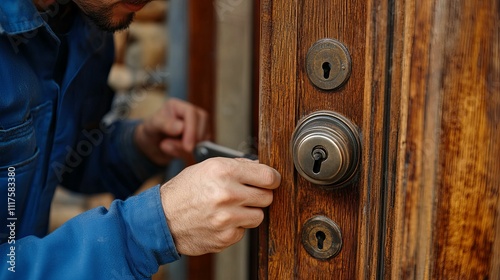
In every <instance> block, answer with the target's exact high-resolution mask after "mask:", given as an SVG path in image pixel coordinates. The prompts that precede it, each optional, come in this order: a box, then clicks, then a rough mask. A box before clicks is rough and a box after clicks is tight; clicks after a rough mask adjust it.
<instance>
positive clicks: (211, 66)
mask: <svg viewBox="0 0 500 280" xmlns="http://www.w3.org/2000/svg"><path fill="white" fill-rule="evenodd" d="M258 5H259V1H251V0H210V1H208V0H189V1H188V0H155V1H153V2H151V3H149V4H148V5H147V6H145V7H144V9H142V10H141V11H139V12H138V13H137V14H136V17H135V21H134V23H132V24H131V26H130V28H129V29H127V30H125V31H122V32H118V33H115V44H116V46H115V48H116V61H115V65H114V66H113V68H112V70H111V73H110V76H109V85H110V87H111V88H112V89H113V90H114V91H115V93H116V96H115V101H114V105H113V110H112V113H111V114H110V115H109V116H108V118H110V119H112V118H114V117H117V116H119V117H126V118H130V119H138V118H144V117H147V116H149V115H150V114H152V113H153V112H154V111H155V110H157V109H158V108H159V106H160V105H161V104H162V102H163V100H164V99H165V98H167V97H169V96H172V97H177V98H181V99H184V100H188V101H190V102H192V103H194V104H196V105H198V106H200V107H203V108H204V109H205V110H207V111H208V112H209V113H210V116H211V126H212V135H214V137H213V138H214V139H212V140H213V141H215V142H216V143H218V144H221V145H224V146H227V147H231V148H233V149H237V150H240V151H243V152H245V153H257V150H256V147H257V129H256V127H257V125H258V124H257V122H258V94H257V93H258V80H257V78H256V75H255V73H254V71H255V69H256V67H255V65H256V63H257V62H256V61H257V60H256V58H257V57H258V48H256V47H255V46H258V36H257V34H258V30H256V28H254V26H258V13H257V12H258V11H257V9H256V7H258ZM183 167H184V163H182V162H174V163H172V164H171V165H170V166H169V168H168V170H165V173H164V174H159V175H157V176H155V177H153V178H151V179H149V180H148V181H147V182H146V183H145V184H144V185H143V186H142V187H141V189H140V190H139V192H140V191H143V190H145V189H147V188H150V187H152V186H155V185H157V184H161V183H163V182H165V181H166V180H168V179H169V178H171V177H173V176H175V174H177V173H178V172H179V171H180V170H182V168H183ZM113 199H114V198H113V196H112V195H111V194H102V195H94V196H84V195H80V194H75V193H71V192H69V191H67V190H65V189H63V188H58V190H57V191H56V195H55V198H54V201H53V204H52V211H51V224H50V229H51V230H54V229H55V228H57V227H59V226H60V225H61V224H63V223H64V222H65V221H67V220H68V219H70V218H72V217H74V216H75V215H78V214H79V213H81V212H83V211H86V210H88V209H92V208H95V207H98V206H104V207H109V205H110V204H111V201H112V200H113ZM256 246H258V245H257V243H256V233H255V232H254V231H249V232H248V233H247V235H246V237H245V238H244V239H243V240H242V241H241V242H239V243H238V244H236V245H234V246H232V247H230V248H229V249H227V250H225V251H224V252H222V253H219V254H210V255H206V256H201V257H195V258H188V257H182V259H181V260H180V261H177V262H175V263H172V264H168V265H165V266H163V267H161V268H160V270H159V271H158V273H157V274H156V275H155V276H154V277H153V279H162V280H165V279H176V280H177V279H179V280H183V279H255V277H256V276H255V275H254V274H253V271H255V270H254V269H251V267H254V266H255V265H256V264H255V261H254V259H255V257H256V255H255V252H256V251H255V250H253V248H256Z"/></svg>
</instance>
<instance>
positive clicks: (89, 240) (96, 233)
mask: <svg viewBox="0 0 500 280" xmlns="http://www.w3.org/2000/svg"><path fill="white" fill-rule="evenodd" d="M0 256H1V258H0V260H2V261H1V262H0V263H1V264H0V279H54V280H57V279H92V280H94V279H149V277H151V275H152V274H154V273H155V272H156V271H157V270H158V266H159V265H162V264H165V263H169V262H172V261H175V260H177V259H178V258H179V254H178V253H177V251H176V249H175V245H174V243H173V239H172V236H171V234H170V231H169V229H168V226H167V223H166V218H165V215H164V213H163V208H162V206H161V200H160V193H159V187H158V186H156V187H154V188H152V189H150V190H147V191H146V192H144V193H142V194H140V195H138V196H133V197H130V198H129V199H127V200H126V201H120V200H116V201H114V202H113V204H112V205H111V207H110V208H109V211H107V210H106V209H105V208H103V207H101V208H96V209H94V210H90V211H87V212H85V213H83V214H81V215H79V216H77V217H75V218H73V219H72V220H70V221H68V222H67V223H65V224H64V225H62V226H61V227H60V228H59V229H57V230H56V231H54V232H53V233H51V234H49V235H47V236H45V237H43V238H38V237H34V236H28V237H25V238H22V239H19V240H15V243H13V244H8V243H4V244H1V245H0Z"/></svg>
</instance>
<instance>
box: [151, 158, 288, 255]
mask: <svg viewBox="0 0 500 280" xmlns="http://www.w3.org/2000/svg"><path fill="white" fill-rule="evenodd" d="M280 182H281V176H280V174H279V173H278V172H277V171H276V170H274V169H273V168H271V167H268V166H266V165H263V164H259V163H258V162H254V161H250V160H246V159H228V158H212V159H208V160H205V161H204V162H202V163H199V164H197V165H193V166H191V167H188V168H186V169H185V170H184V171H182V172H181V173H180V174H179V175H177V176H176V177H175V178H173V179H172V180H170V181H169V182H167V183H166V184H164V185H163V186H162V187H161V190H160V192H161V200H162V204H163V210H164V212H165V216H166V218H167V222H168V226H169V228H170V231H171V233H172V236H173V238H174V242H175V246H176V248H177V251H178V252H179V253H180V254H183V255H189V256H197V255H202V254H206V253H215V252H220V251H221V250H222V249H224V248H226V247H228V246H230V245H232V244H234V243H236V242H238V241H239V240H240V239H241V238H242V237H243V235H244V232H245V229H246V228H255V227H257V226H259V225H260V223H261V222H262V220H263V219H264V213H263V211H262V209H261V208H264V207H267V206H269V205H270V204H271V202H272V200H273V192H272V190H273V189H275V188H277V187H278V186H279V184H280Z"/></svg>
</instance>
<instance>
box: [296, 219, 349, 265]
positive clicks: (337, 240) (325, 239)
mask: <svg viewBox="0 0 500 280" xmlns="http://www.w3.org/2000/svg"><path fill="white" fill-rule="evenodd" d="M318 237H320V238H321V239H322V240H321V241H319V240H318ZM318 242H322V244H321V245H322V246H319V245H320V244H319V243H318ZM302 245H303V246H304V249H305V250H306V251H307V252H308V253H309V254H310V255H311V256H313V257H315V258H317V259H320V260H327V259H329V258H331V257H334V256H336V255H338V254H339V253H340V251H341V249H342V232H341V231H340V227H339V226H338V225H337V224H336V223H335V222H334V221H332V220H330V219H329V218H327V217H325V216H315V217H313V218H311V219H309V220H307V222H305V223H304V226H303V228H302ZM320 247H321V248H320Z"/></svg>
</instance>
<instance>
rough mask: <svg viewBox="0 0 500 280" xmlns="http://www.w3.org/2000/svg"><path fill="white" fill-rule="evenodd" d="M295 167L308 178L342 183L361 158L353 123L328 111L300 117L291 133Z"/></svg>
mask: <svg viewBox="0 0 500 280" xmlns="http://www.w3.org/2000/svg"><path fill="white" fill-rule="evenodd" d="M291 145H292V147H291V148H292V152H293V161H294V164H295V168H296V169H297V171H298V172H299V174H300V175H301V176H303V177H304V178H305V179H307V180H308V181H310V182H312V183H314V184H318V185H322V186H328V187H330V188H338V187H343V186H345V185H347V184H349V183H351V182H352V180H353V179H354V178H355V177H356V174H357V171H358V169H359V164H360V161H361V142H360V139H359V133H358V131H357V127H356V126H355V125H354V124H353V123H352V122H351V121H349V120H348V119H347V118H346V117H344V116H342V115H340V114H338V113H336V112H332V111H317V112H314V113H312V114H311V115H308V116H307V117H305V118H304V119H302V120H301V121H300V122H299V124H298V125H297V128H296V129H295V132H294V134H293V137H292V144H291Z"/></svg>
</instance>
